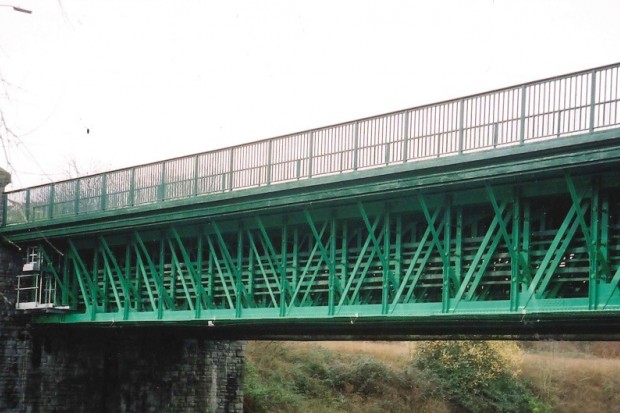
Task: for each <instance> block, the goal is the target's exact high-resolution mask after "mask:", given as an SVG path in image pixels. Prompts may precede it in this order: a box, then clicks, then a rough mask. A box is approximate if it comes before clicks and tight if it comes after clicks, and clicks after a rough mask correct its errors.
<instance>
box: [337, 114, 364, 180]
mask: <svg viewBox="0 0 620 413" xmlns="http://www.w3.org/2000/svg"><path fill="white" fill-rule="evenodd" d="M359 134H360V123H359V122H355V128H354V132H353V171H357V159H358V158H357V153H358V145H359ZM340 169H341V170H342V168H340Z"/></svg>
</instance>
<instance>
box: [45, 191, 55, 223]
mask: <svg viewBox="0 0 620 413" xmlns="http://www.w3.org/2000/svg"><path fill="white" fill-rule="evenodd" d="M55 192H56V186H55V185H54V184H50V195H49V205H48V206H47V218H48V219H52V218H54V197H55Z"/></svg>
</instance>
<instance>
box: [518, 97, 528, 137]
mask: <svg viewBox="0 0 620 413" xmlns="http://www.w3.org/2000/svg"><path fill="white" fill-rule="evenodd" d="M526 92H527V89H526V86H525V85H523V86H521V130H520V131H519V145H523V144H524V143H525V99H526V95H527V93H526Z"/></svg>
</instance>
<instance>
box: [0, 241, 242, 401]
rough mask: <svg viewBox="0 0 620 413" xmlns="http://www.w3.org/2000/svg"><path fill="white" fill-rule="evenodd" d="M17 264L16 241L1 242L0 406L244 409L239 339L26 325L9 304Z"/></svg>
mask: <svg viewBox="0 0 620 413" xmlns="http://www.w3.org/2000/svg"><path fill="white" fill-rule="evenodd" d="M20 266H21V256H20V255H19V252H18V251H17V250H16V248H14V247H12V246H5V247H0V366H1V368H0V412H20V413H21V412H28V413H60V412H71V413H74V412H88V413H94V412H102V413H104V412H114V413H116V412H136V413H138V412H157V413H160V412H214V413H215V412H217V413H219V412H242V411H243V394H242V390H241V389H242V375H243V363H244V357H243V354H244V347H245V344H244V343H243V342H239V341H212V340H207V339H206V338H204V337H200V336H198V335H196V334H194V333H188V330H184V332H181V330H176V329H175V328H174V327H169V326H164V327H160V328H129V329H128V328H118V327H116V328H97V329H95V328H87V327H75V326H74V327H61V326H51V327H48V328H41V327H39V326H34V325H30V324H29V323H28V318H26V317H25V316H23V315H20V314H16V312H15V310H14V308H15V284H14V283H15V274H16V273H17V271H18V269H19V267H20ZM189 331H191V330H189Z"/></svg>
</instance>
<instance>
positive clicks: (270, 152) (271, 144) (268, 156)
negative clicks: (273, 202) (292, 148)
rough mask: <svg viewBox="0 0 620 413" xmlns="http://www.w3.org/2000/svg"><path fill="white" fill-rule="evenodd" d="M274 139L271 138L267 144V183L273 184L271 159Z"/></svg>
mask: <svg viewBox="0 0 620 413" xmlns="http://www.w3.org/2000/svg"><path fill="white" fill-rule="evenodd" d="M272 149H273V139H269V143H268V144H267V185H271V173H272V171H271V161H272V156H273V154H272Z"/></svg>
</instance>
